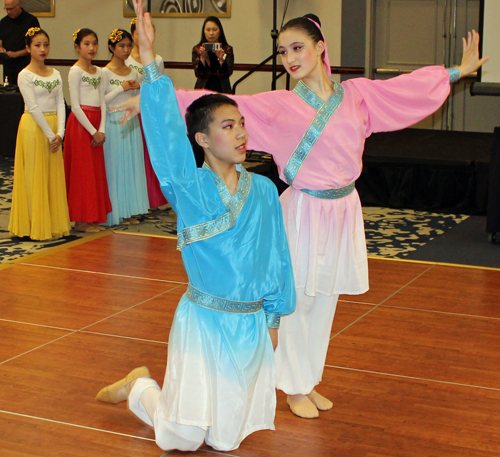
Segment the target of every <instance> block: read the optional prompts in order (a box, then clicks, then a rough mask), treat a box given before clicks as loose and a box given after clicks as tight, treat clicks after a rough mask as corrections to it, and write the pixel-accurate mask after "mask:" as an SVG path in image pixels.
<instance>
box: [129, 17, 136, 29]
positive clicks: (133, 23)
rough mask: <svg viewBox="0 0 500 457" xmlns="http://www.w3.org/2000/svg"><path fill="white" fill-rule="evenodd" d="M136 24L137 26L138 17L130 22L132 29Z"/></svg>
mask: <svg viewBox="0 0 500 457" xmlns="http://www.w3.org/2000/svg"><path fill="white" fill-rule="evenodd" d="M135 24H137V18H136V17H134V19H132V20H131V21H130V27H132V26H133V25H135Z"/></svg>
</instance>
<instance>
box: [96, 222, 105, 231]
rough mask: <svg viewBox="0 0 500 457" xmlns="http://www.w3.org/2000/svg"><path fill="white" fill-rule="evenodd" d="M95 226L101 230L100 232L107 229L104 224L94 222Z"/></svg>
mask: <svg viewBox="0 0 500 457" xmlns="http://www.w3.org/2000/svg"><path fill="white" fill-rule="evenodd" d="M94 227H95V228H96V229H97V230H99V232H103V231H104V230H107V228H106V227H103V226H102V225H98V224H94Z"/></svg>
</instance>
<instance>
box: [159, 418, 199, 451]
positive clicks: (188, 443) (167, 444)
mask: <svg viewBox="0 0 500 457" xmlns="http://www.w3.org/2000/svg"><path fill="white" fill-rule="evenodd" d="M155 422H156V423H155V436H156V438H155V439H156V444H157V445H158V446H159V447H160V448H161V449H163V450H165V451H169V450H172V449H177V450H179V451H196V450H197V449H198V448H199V447H200V446H201V445H202V444H203V442H204V441H205V435H206V431H205V430H203V429H202V428H200V427H196V426H192V425H182V424H177V423H174V422H169V421H166V420H164V419H163V420H156V421H155Z"/></svg>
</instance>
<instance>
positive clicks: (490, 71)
mask: <svg viewBox="0 0 500 457" xmlns="http://www.w3.org/2000/svg"><path fill="white" fill-rule="evenodd" d="M499 18H500V2H499V1H498V0H485V2H484V18H483V20H484V25H483V36H482V40H483V55H485V56H490V61H489V62H488V64H487V65H485V66H484V67H483V69H482V72H481V81H482V82H487V83H500V46H499V43H500V28H499V27H498V20H499Z"/></svg>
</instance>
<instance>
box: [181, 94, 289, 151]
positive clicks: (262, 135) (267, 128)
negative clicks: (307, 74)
mask: <svg viewBox="0 0 500 457" xmlns="http://www.w3.org/2000/svg"><path fill="white" fill-rule="evenodd" d="M287 92H288V91H283V90H281V91H274V92H263V93H260V94H255V95H228V94H223V95H227V96H228V97H230V98H232V99H233V100H235V101H236V103H237V104H238V109H239V110H240V112H241V114H242V115H243V116H244V117H245V125H246V127H247V131H248V135H249V140H248V147H249V148H250V149H256V150H262V151H265V150H267V149H269V145H270V144H273V143H274V142H275V141H277V138H278V136H279V135H278V134H277V130H276V125H275V121H276V119H277V118H278V117H280V115H281V117H283V116H284V114H283V113H286V112H287V110H286V109H284V107H283V106H281V105H282V104H280V103H279V102H280V101H281V97H282V96H284V95H286V94H285V93H287ZM175 93H176V96H177V102H178V104H179V109H180V111H181V113H182V115H183V116H184V115H185V113H186V110H187V108H188V107H189V105H190V104H191V103H193V102H194V101H195V100H196V99H198V98H199V97H201V96H203V95H207V94H211V93H213V92H210V91H208V90H202V89H201V90H184V89H177V90H176V91H175ZM280 96H281V97H280ZM266 148H267V149H266Z"/></svg>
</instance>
